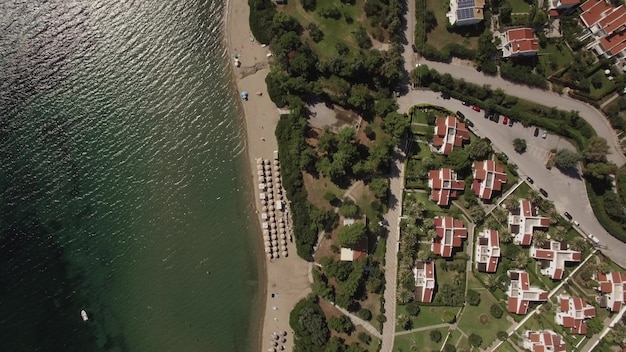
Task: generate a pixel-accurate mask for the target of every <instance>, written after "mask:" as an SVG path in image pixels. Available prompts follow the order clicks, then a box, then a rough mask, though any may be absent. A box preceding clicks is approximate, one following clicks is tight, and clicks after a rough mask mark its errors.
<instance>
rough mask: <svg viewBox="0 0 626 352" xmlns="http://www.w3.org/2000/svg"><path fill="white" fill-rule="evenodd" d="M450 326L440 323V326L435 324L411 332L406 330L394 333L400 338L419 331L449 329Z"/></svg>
mask: <svg viewBox="0 0 626 352" xmlns="http://www.w3.org/2000/svg"><path fill="white" fill-rule="evenodd" d="M450 326H451V325H450V324H447V323H441V324H437V325H429V326H423V327H421V328H417V329H412V330H407V331H400V332H397V333H396V336H400V335H408V334H412V333H414V332H420V331H429V330H434V329H440V328H447V327H450Z"/></svg>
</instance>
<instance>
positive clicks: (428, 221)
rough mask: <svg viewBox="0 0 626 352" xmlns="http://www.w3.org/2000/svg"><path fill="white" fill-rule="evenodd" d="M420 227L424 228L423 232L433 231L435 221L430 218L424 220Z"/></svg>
mask: <svg viewBox="0 0 626 352" xmlns="http://www.w3.org/2000/svg"><path fill="white" fill-rule="evenodd" d="M422 227H423V228H424V230H429V229H434V228H435V220H434V219H432V218H427V219H424V222H422Z"/></svg>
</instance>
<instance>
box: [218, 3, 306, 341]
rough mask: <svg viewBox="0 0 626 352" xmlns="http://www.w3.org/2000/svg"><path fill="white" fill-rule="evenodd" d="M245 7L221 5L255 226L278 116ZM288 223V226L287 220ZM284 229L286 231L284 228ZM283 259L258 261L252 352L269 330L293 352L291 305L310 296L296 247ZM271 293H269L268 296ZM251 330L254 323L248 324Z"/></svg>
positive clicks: (264, 54) (265, 60) (264, 53)
mask: <svg viewBox="0 0 626 352" xmlns="http://www.w3.org/2000/svg"><path fill="white" fill-rule="evenodd" d="M249 15H250V9H249V7H248V2H247V1H246V0H229V1H228V4H227V6H226V16H225V23H224V28H225V38H226V48H227V50H228V60H229V62H228V64H229V65H231V68H232V70H233V71H232V72H233V76H234V80H235V83H236V89H237V91H236V92H233V94H237V99H241V98H240V94H241V92H243V91H247V92H249V94H248V100H247V101H244V100H243V99H241V100H240V101H241V105H242V108H243V111H244V121H243V122H244V126H245V133H246V153H247V156H248V174H247V177H249V181H250V182H249V185H250V186H251V187H253V192H254V199H255V201H254V203H255V204H254V205H255V208H256V213H255V214H254V216H255V218H256V220H257V221H258V222H257V224H259V225H260V222H261V218H260V213H261V211H260V210H261V203H260V200H259V193H260V191H259V189H258V187H256V186H257V183H258V180H257V175H256V159H257V158H263V159H269V160H273V158H274V151H276V150H278V143H277V142H276V137H275V135H274V131H275V129H276V124H277V123H278V120H279V118H280V113H279V110H278V108H277V107H276V105H275V104H274V103H273V102H272V101H271V99H270V98H269V94H267V88H266V85H265V76H266V75H267V73H268V72H269V60H270V57H269V56H268V54H269V48H268V47H265V46H263V45H262V43H259V42H257V41H256V40H254V38H253V37H252V33H251V31H250V25H249V22H248V18H249ZM235 55H237V57H238V59H239V61H240V63H241V65H240V67H235V61H234V56H235ZM287 223H288V224H289V222H287ZM288 230H291V229H289V228H288ZM256 231H257V232H258V237H257V240H258V243H257V248H258V251H259V253H257V255H259V258H260V257H261V256H262V255H263V254H261V253H260V252H262V248H263V241H262V235H261V230H260V226H257V227H256ZM287 248H288V251H289V256H288V257H283V256H281V257H280V258H278V259H275V260H273V261H268V260H266V259H264V258H265V257H264V256H263V259H259V260H260V264H262V265H263V269H264V273H263V272H262V273H261V275H260V280H261V282H260V283H259V285H260V287H259V290H260V291H261V298H260V302H262V303H261V304H263V305H264V308H263V309H262V310H261V311H262V312H263V317H262V323H263V325H262V327H261V328H260V330H262V332H261V333H260V335H259V337H258V344H257V349H256V350H266V349H267V347H266V346H267V343H268V340H269V339H270V338H271V336H272V333H273V332H281V333H282V332H283V331H286V332H288V334H287V336H286V339H287V341H286V342H285V343H282V342H281V345H283V346H285V350H287V351H292V350H293V332H292V330H291V328H290V327H289V313H290V311H291V310H292V309H293V307H294V306H295V304H296V303H297V302H298V301H299V300H300V299H302V298H304V297H306V296H307V295H308V294H309V293H310V292H311V287H310V283H309V280H308V271H309V264H308V263H307V262H306V261H305V260H303V259H302V258H300V257H298V256H297V255H296V247H295V244H294V243H292V242H290V241H288V243H287ZM272 294H273V295H272ZM252 324H253V328H255V327H257V326H258V325H259V323H257V322H253V323H252Z"/></svg>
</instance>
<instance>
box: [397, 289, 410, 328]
mask: <svg viewBox="0 0 626 352" xmlns="http://www.w3.org/2000/svg"><path fill="white" fill-rule="evenodd" d="M412 298H413V292H411V291H409V290H408V289H406V288H405V287H404V286H399V287H398V292H397V299H398V303H400V304H407V303H409V301H411V299H412ZM398 318H399V317H398ZM398 324H399V323H398ZM399 325H402V324H399Z"/></svg>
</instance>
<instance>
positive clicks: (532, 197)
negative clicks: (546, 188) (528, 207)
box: [526, 189, 542, 205]
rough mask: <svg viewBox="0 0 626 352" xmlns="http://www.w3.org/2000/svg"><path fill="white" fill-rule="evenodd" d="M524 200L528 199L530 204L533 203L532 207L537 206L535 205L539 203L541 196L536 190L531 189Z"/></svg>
mask: <svg viewBox="0 0 626 352" xmlns="http://www.w3.org/2000/svg"><path fill="white" fill-rule="evenodd" d="M526 199H528V200H529V201H530V202H531V203H533V205H537V204H539V202H540V201H541V199H542V198H541V194H539V192H537V190H535V189H531V190H530V191H528V193H527V194H526Z"/></svg>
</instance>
